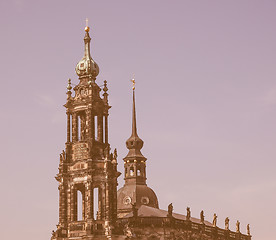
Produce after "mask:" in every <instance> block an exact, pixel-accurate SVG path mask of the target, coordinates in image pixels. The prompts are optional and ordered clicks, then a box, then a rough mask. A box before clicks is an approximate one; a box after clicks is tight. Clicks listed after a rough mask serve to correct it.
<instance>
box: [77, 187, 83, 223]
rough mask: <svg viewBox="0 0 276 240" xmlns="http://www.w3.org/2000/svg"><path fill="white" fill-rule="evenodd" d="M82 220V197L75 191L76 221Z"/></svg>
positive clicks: (80, 193) (79, 192)
mask: <svg viewBox="0 0 276 240" xmlns="http://www.w3.org/2000/svg"><path fill="white" fill-rule="evenodd" d="M82 220H83V196H82V192H81V191H79V190H78V191H77V221H82Z"/></svg>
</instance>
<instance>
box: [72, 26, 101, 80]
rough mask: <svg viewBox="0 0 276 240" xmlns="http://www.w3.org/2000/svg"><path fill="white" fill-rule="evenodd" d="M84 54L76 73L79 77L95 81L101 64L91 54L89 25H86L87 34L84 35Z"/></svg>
mask: <svg viewBox="0 0 276 240" xmlns="http://www.w3.org/2000/svg"><path fill="white" fill-rule="evenodd" d="M83 40H84V56H83V58H82V59H81V60H80V61H79V63H78V64H77V66H76V73H77V75H78V76H79V78H80V79H81V78H85V77H86V78H89V79H92V80H93V81H94V80H95V79H96V77H97V76H98V74H99V71H100V70H99V66H98V64H97V63H96V62H95V61H94V60H93V59H92V57H91V55H90V41H91V38H90V36H89V27H88V26H86V27H85V36H84V39H83Z"/></svg>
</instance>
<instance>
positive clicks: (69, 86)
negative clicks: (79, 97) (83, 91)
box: [67, 78, 72, 91]
mask: <svg viewBox="0 0 276 240" xmlns="http://www.w3.org/2000/svg"><path fill="white" fill-rule="evenodd" d="M67 89H68V91H71V89H72V86H71V79H70V78H69V79H68V85H67Z"/></svg>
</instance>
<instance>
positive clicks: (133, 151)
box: [126, 87, 145, 158]
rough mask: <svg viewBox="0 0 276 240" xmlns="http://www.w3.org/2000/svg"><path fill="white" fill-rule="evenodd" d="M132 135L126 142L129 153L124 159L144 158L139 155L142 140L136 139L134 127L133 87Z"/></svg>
mask: <svg viewBox="0 0 276 240" xmlns="http://www.w3.org/2000/svg"><path fill="white" fill-rule="evenodd" d="M132 97H133V100H132V101H133V102H132V134H131V136H130V138H129V139H128V140H127V141H126V146H127V148H128V149H129V152H128V154H127V156H126V158H137V157H141V158H145V157H144V156H143V155H142V153H141V151H140V150H141V148H142V147H143V144H144V142H143V140H142V139H141V138H139V137H138V134H137V126H136V109H135V87H133V90H132Z"/></svg>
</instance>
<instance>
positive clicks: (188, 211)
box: [186, 207, 191, 220]
mask: <svg viewBox="0 0 276 240" xmlns="http://www.w3.org/2000/svg"><path fill="white" fill-rule="evenodd" d="M190 219H191V210H190V208H189V207H187V217H186V220H190Z"/></svg>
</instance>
